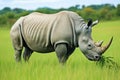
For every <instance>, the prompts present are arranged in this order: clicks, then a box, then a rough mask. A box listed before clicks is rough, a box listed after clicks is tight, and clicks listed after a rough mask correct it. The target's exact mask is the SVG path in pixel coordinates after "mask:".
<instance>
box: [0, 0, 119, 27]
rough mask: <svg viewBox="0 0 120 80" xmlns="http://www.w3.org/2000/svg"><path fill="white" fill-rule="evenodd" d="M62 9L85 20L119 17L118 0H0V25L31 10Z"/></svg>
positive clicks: (45, 11) (8, 23) (49, 11)
mask: <svg viewBox="0 0 120 80" xmlns="http://www.w3.org/2000/svg"><path fill="white" fill-rule="evenodd" d="M63 10H68V11H74V12H76V13H78V14H79V15H80V16H82V17H83V18H84V19H85V20H87V19H88V18H92V19H93V20H95V19H100V20H103V21H104V20H106V21H108V20H118V19H120V1H119V0H88V1H86V0H0V25H1V26H4V25H6V24H7V25H8V26H11V25H12V24H13V23H14V22H15V21H16V20H17V19H18V18H19V17H21V16H25V15H27V14H29V13H31V12H41V13H47V14H51V13H56V12H59V11H63Z"/></svg>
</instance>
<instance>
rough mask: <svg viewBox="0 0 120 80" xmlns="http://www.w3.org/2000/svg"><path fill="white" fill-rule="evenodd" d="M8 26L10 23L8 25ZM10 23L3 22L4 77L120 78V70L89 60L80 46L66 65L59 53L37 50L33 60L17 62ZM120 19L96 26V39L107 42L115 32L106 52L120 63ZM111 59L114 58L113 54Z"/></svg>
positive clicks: (0, 69)
mask: <svg viewBox="0 0 120 80" xmlns="http://www.w3.org/2000/svg"><path fill="white" fill-rule="evenodd" d="M5 26H6V27H5ZM8 27H10V25H8V24H7V25H0V80H119V79H120V70H119V69H112V68H107V67H103V68H101V67H99V66H97V65H96V63H95V62H92V61H89V60H87V59H86V58H85V56H84V55H83V54H82V53H81V52H80V50H79V49H78V48H77V49H76V50H75V52H74V53H73V54H72V55H71V56H70V58H69V59H68V61H67V64H66V65H65V66H61V65H60V64H59V63H58V60H57V57H56V54H55V53H50V54H40V53H36V52H34V53H33V54H32V56H31V58H30V61H29V63H25V62H24V61H23V60H22V63H16V62H15V60H14V51H13V47H12V44H11V40H10V35H9V31H10V28H8ZM119 35H120V20H117V21H106V22H100V23H99V24H98V25H96V26H95V27H93V32H92V36H93V39H94V40H95V41H99V40H101V39H103V40H104V44H103V45H105V44H107V42H108V41H109V39H110V38H111V36H113V37H114V39H113V43H112V44H111V46H110V48H109V49H108V50H107V51H106V52H105V54H104V55H103V56H106V57H107V56H108V57H109V56H111V57H113V58H114V61H115V62H116V63H117V64H118V65H120V51H119V48H120V44H119V43H120V37H119ZM109 59H111V58H109Z"/></svg>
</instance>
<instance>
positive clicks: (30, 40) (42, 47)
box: [22, 12, 72, 52]
mask: <svg viewBox="0 0 120 80" xmlns="http://www.w3.org/2000/svg"><path fill="white" fill-rule="evenodd" d="M22 29H23V37H24V39H25V41H26V43H27V45H28V47H30V48H31V49H32V50H34V51H37V52H51V51H54V44H55V43H56V42H57V41H61V40H62V41H68V42H70V43H71V42H72V40H71V39H72V30H71V23H70V20H69V16H68V14H67V13H66V12H61V13H57V14H50V15H48V14H41V13H40V14H39V13H32V14H30V15H28V16H26V17H25V19H24V21H23V27H22Z"/></svg>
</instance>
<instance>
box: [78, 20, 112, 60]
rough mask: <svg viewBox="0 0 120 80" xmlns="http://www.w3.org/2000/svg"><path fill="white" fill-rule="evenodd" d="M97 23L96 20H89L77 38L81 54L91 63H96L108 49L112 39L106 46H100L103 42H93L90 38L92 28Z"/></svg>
mask: <svg viewBox="0 0 120 80" xmlns="http://www.w3.org/2000/svg"><path fill="white" fill-rule="evenodd" d="M97 23H98V20H96V21H94V22H92V20H91V19H90V20H89V21H88V23H87V24H85V25H84V27H82V30H81V32H80V35H79V36H78V46H79V48H80V50H81V51H82V53H83V54H84V55H85V56H86V57H87V58H88V59H89V60H91V61H98V60H100V58H101V55H102V54H103V53H104V52H105V51H106V50H107V49H108V48H109V47H110V45H111V43H112V40H113V37H112V38H111V40H110V41H109V43H108V44H107V45H106V46H102V43H103V41H100V42H94V41H93V39H92V37H91V32H92V27H93V26H94V25H96V24H97Z"/></svg>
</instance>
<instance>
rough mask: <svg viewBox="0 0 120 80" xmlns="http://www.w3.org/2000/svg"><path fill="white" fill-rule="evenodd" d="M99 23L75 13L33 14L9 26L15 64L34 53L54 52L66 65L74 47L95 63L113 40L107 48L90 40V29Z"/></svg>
mask: <svg viewBox="0 0 120 80" xmlns="http://www.w3.org/2000/svg"><path fill="white" fill-rule="evenodd" d="M97 23H98V20H96V21H94V22H92V20H91V19H90V20H89V22H88V23H85V21H84V19H83V18H82V17H80V16H79V15H78V14H76V13H75V12H71V11H61V12H59V13H56V14H43V13H37V12H33V13H31V14H29V15H27V16H23V17H21V18H20V19H18V20H17V21H16V23H15V24H14V25H13V26H12V28H11V31H10V35H11V39H12V43H13V47H14V50H15V59H16V61H20V60H21V53H22V50H23V47H24V48H25V50H24V54H23V58H24V60H25V61H28V59H29V57H30V56H31V54H32V53H33V51H35V52H40V53H49V52H53V51H55V52H56V54H57V57H58V59H59V62H60V63H65V62H66V61H67V59H68V57H69V56H70V55H71V54H72V53H73V51H74V50H75V48H76V47H79V48H80V49H81V51H82V52H83V54H84V55H85V56H86V57H87V58H88V59H89V60H92V61H98V60H99V59H100V57H101V55H102V53H104V52H105V51H106V50H107V49H108V48H109V46H110V45H111V43H112V40H113V37H112V38H111V40H110V42H109V43H108V44H107V45H106V46H101V45H102V42H98V43H95V42H94V41H93V39H92V37H91V32H92V27H93V26H94V25H96V24H97Z"/></svg>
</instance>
